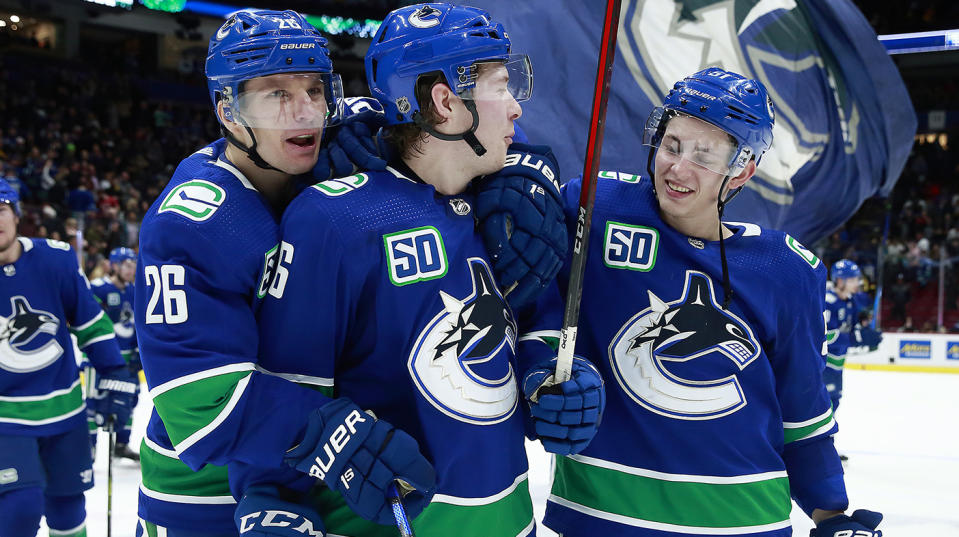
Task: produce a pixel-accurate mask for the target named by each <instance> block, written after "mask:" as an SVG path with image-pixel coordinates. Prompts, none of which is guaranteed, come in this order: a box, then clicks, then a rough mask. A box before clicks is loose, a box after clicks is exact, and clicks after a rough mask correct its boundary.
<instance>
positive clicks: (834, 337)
mask: <svg viewBox="0 0 959 537" xmlns="http://www.w3.org/2000/svg"><path fill="white" fill-rule="evenodd" d="M857 314H858V313H857V309H856V303H855V301H854V300H853V299H852V297H849V298H846V299H843V298H840V297H839V295H838V294H836V292H835V291H834V290H832V289H829V290H828V291H826V310H825V313H824V316H825V317H826V342H827V343H828V345H829V347H828V350H827V351H826V367H828V368H830V369H836V370H842V367H843V364H845V363H846V351H847V350H849V346H850V345H851V344H852V327H853V325H855V324H856V321H857Z"/></svg>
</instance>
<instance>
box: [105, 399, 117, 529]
mask: <svg viewBox="0 0 959 537" xmlns="http://www.w3.org/2000/svg"><path fill="white" fill-rule="evenodd" d="M115 424H116V417H114V416H113V415H111V416H110V417H109V418H107V431H109V434H108V435H107V437H108V438H109V441H108V442H107V448H108V449H109V452H108V453H107V537H111V536H112V534H113V450H114V449H115V448H116V445H117V432H116V430H115V429H116V427H114V425H115Z"/></svg>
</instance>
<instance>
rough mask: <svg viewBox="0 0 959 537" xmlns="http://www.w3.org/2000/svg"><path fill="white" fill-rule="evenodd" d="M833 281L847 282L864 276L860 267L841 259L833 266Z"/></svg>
mask: <svg viewBox="0 0 959 537" xmlns="http://www.w3.org/2000/svg"><path fill="white" fill-rule="evenodd" d="M831 275H832V281H834V282H835V281H838V280H845V279H847V278H859V277H861V276H862V271H861V270H859V265H857V264H855V263H853V262H852V261H850V260H848V259H840V260H839V261H836V262H835V263H833V265H832V272H831Z"/></svg>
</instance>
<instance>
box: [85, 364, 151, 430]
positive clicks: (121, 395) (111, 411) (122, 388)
mask: <svg viewBox="0 0 959 537" xmlns="http://www.w3.org/2000/svg"><path fill="white" fill-rule="evenodd" d="M97 391H99V393H100V397H99V398H98V399H95V400H91V402H92V403H93V406H94V408H93V411H94V413H95V414H94V416H95V420H96V423H97V425H99V426H101V427H104V429H106V430H109V428H110V424H111V423H113V424H115V427H114V428H115V429H116V430H120V429H122V428H123V426H124V425H126V424H127V423H129V421H130V415H131V414H133V405H134V401H135V400H136V396H137V394H139V393H140V383H139V382H138V380H137V379H136V377H134V376H133V375H132V374H131V373H130V370H129V369H127V367H126V366H123V367H118V368H115V369H111V370H110V371H108V372H105V373H103V374H101V375H99V376H98V377H97ZM110 416H113V420H112V422H111V420H110Z"/></svg>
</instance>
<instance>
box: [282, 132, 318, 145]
mask: <svg viewBox="0 0 959 537" xmlns="http://www.w3.org/2000/svg"><path fill="white" fill-rule="evenodd" d="M286 141H287V142H288V143H291V144H293V145H295V146H297V147H313V146H314V145H316V135H315V134H300V135H299V136H294V137H292V138H287V139H286Z"/></svg>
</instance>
